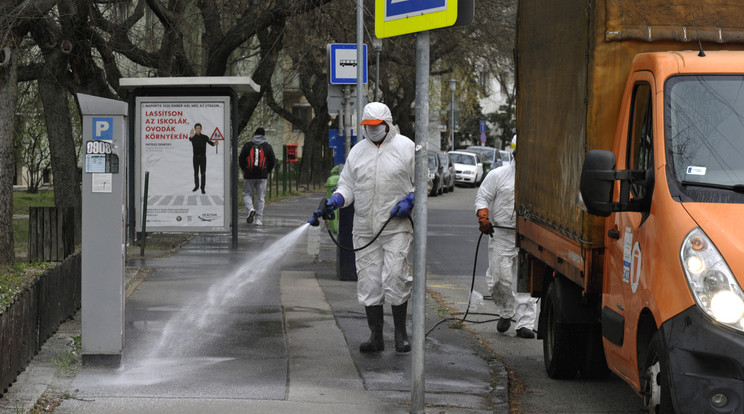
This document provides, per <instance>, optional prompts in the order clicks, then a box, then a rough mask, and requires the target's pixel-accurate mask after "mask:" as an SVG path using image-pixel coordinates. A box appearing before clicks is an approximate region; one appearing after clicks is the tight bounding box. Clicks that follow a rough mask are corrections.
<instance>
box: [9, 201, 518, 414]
mask: <svg viewBox="0 0 744 414" xmlns="http://www.w3.org/2000/svg"><path fill="white" fill-rule="evenodd" d="M322 196H323V195H322V194H321V193H316V194H312V195H307V196H302V197H296V198H291V199H287V200H283V201H280V202H276V203H273V204H271V205H268V206H267V207H266V212H265V217H264V226H261V227H257V226H252V225H247V224H246V223H245V215H246V214H245V211H241V215H240V220H241V221H240V222H239V223H240V224H239V246H238V249H237V250H232V249H230V247H229V246H230V235H212V234H202V235H199V236H197V237H195V238H194V239H193V240H191V241H190V242H189V243H188V244H186V245H185V246H183V247H182V248H181V249H180V250H179V251H178V252H176V253H175V254H173V255H172V256H170V257H145V258H143V259H140V258H137V259H130V260H128V263H127V266H128V271H127V280H128V284H127V285H128V286H127V288H128V289H127V291H128V293H129V292H131V296H129V297H128V299H127V304H126V332H125V349H124V353H123V355H122V365H121V367H120V368H118V369H107V368H101V367H83V368H82V369H81V370H80V372H79V373H78V374H77V375H76V376H74V377H64V376H63V375H60V373H59V372H57V373H55V369H54V367H53V366H52V364H51V363H50V360H51V356H54V355H58V354H60V353H64V352H67V350H69V349H70V348H69V345H68V344H69V342H70V338H71V337H72V336H75V335H80V321H79V318H76V319H75V320H73V321H69V322H66V323H65V324H63V325H62V327H60V330H59V331H58V332H57V334H56V335H55V336H54V337H52V338H51V339H50V340H49V341H48V342H47V344H45V345H44V348H43V349H42V352H41V353H40V354H39V355H37V357H35V358H34V360H33V361H32V364H31V365H30V366H29V368H27V370H26V372H24V373H23V374H22V375H21V377H19V380H18V382H17V383H16V384H15V385H14V386H13V387H12V388H11V390H9V392H8V394H7V395H6V397H7V401H0V413H11V412H12V413H15V412H21V411H19V408H21V407H23V412H26V411H27V410H28V409H29V408H30V407H31V406H33V402H35V401H36V399H37V398H38V396H41V393H42V392H44V391H46V392H47V393H55V394H56V395H57V396H60V397H62V400H61V405H60V406H59V407H57V408H56V411H55V412H57V413H104V412H105V413H130V412H138V413H192V412H193V413H197V412H199V413H201V412H207V411H209V412H228V413H232V412H235V413H245V412H250V413H264V412H266V413H268V412H271V413H297V412H302V413H349V412H354V413H407V412H410V409H411V408H410V401H411V373H410V365H411V354H410V353H409V354H398V353H396V352H395V351H394V344H393V339H392V325H393V324H392V316H391V314H390V308H389V306H386V307H385V318H386V323H385V345H386V350H385V352H383V353H381V354H379V355H367V354H361V353H360V352H359V351H358V346H359V343H360V342H361V341H364V340H366V338H367V336H368V335H369V331H368V329H367V327H366V319H365V316H364V308H363V307H361V306H360V305H358V303H357V302H356V283H354V282H347V281H340V280H338V277H337V276H336V270H335V257H336V247H335V246H334V245H332V242H331V241H330V240H329V238H328V236H327V234H321V249H320V255H319V256H318V257H317V258H313V257H310V256H308V255H307V245H306V242H305V240H304V239H301V240H299V241H298V242H297V243H294V244H293V245H291V246H287V248H286V249H287V250H286V251H282V250H281V249H282V247H281V245H280V246H279V247H277V245H274V246H271V244H272V243H273V242H275V241H277V240H279V241H280V242H281V241H282V240H284V239H283V238H282V237H283V236H285V235H287V234H289V233H291V232H293V230H295V229H297V228H298V226H300V225H301V223H303V221H304V219H306V218H307V217H306V216H309V212H310V211H312V209H313V208H314V207H315V206H317V204H318V201H319V200H320V198H321V197H322ZM270 246H271V247H270ZM272 249H275V250H276V255H277V256H279V257H281V258H280V260H279V263H276V264H273V263H271V260H269V259H266V258H263V259H261V261H257V260H258V259H257V257H258V258H259V259H260V258H261V257H262V256H261V254H262V252H263V253H266V252H268V253H271V252H270V250H272ZM130 266H131V267H130ZM140 268H141V269H143V270H142V271H140V272H137V269H140ZM257 269H258V270H257ZM432 277H433V280H437V278H436V276H435V275H432ZM231 278H234V280H235V281H237V283H236V284H234V286H235V288H234V289H227V290H225V292H222V293H224V295H221V296H218V297H217V300H216V301H212V302H205V301H204V298H205V297H208V296H209V292H210V291H211V290H210V289H214V286H220V284H223V281H225V280H232V279H231ZM463 288H464V289H467V286H464V287H463ZM217 291H219V289H217ZM433 291H436V290H433ZM228 297H230V298H228ZM205 304H207V306H204V305H205ZM196 305H199V306H196ZM439 311H441V310H440V309H439V305H438V304H437V302H436V301H435V300H432V298H431V297H429V298H428V299H427V315H426V321H427V324H426V326H427V329H428V327H430V326H432V325H433V324H434V323H436V321H438V320H440V316H439V315H438V312H439ZM410 313H411V310H410V306H409V315H410ZM181 314H188V315H189V317H187V318H185V319H184V320H182V321H180V322H179V315H181ZM194 314H196V315H197V317H198V316H202V317H203V318H206V319H207V320H206V321H205V323H203V324H202V323H194V320H191V319H189V318H190V317H191V316H193V315H194ZM174 321H175V322H179V323H176V324H175V325H174V323H173V322H174ZM410 324H411V318H410V316H409V332H410ZM165 331H168V332H173V335H175V336H173V337H172V338H171V337H169V336H164V335H163V332H165ZM435 332H436V334H434V335H430V336H429V337H427V339H426V342H425V374H426V378H425V391H426V395H425V401H426V411H427V412H433V413H507V412H508V396H507V388H508V385H507V381H508V380H507V374H506V372H505V369H504V367H503V365H502V364H501V363H499V362H497V361H495V360H494V359H493V356H492V355H491V353H490V352H488V351H487V350H486V349H485V348H484V347H483V346H482V345H480V343H479V342H478V341H477V339H476V338H474V337H473V335H471V334H470V333H469V332H467V331H465V330H463V329H451V328H449V327H448V325H447V324H443V325H442V326H440V327H439V328H437V330H436V331H435ZM164 338H170V339H173V341H165V340H164ZM164 342H165V343H166V346H165V347H162V346H161V345H162V344H163V343H164ZM161 348H162V352H161V353H157V352H155V351H158V350H159V349H161ZM47 395H49V394H47ZM3 400H6V398H4V399H3ZM29 401H30V405H29ZM6 402H9V403H10V404H6ZM13 404H15V405H13Z"/></svg>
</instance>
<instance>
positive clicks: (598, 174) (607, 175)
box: [579, 150, 654, 221]
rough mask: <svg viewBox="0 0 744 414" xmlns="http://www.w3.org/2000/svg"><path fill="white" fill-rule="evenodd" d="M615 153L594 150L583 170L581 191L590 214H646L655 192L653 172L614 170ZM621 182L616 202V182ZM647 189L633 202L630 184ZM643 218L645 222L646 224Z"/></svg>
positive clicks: (602, 215) (587, 156)
mask: <svg viewBox="0 0 744 414" xmlns="http://www.w3.org/2000/svg"><path fill="white" fill-rule="evenodd" d="M615 162H616V160H615V154H613V153H612V152H611V151H605V150H591V151H589V152H588V153H587V154H586V158H584V165H583V166H582V168H581V182H580V183H579V191H580V192H581V197H582V199H583V200H584V203H585V204H586V210H587V211H588V212H589V214H593V215H596V216H601V217H607V216H609V215H610V213H612V212H616V211H638V212H647V211H648V208H649V207H650V205H651V193H652V189H653V182H654V180H653V171H652V170H620V171H618V170H615ZM616 180H617V181H620V199H619V200H618V202H613V201H612V200H613V190H614V188H615V181H616ZM633 184H635V185H640V186H645V187H646V188H647V189H648V191H647V192H646V196H645V197H643V198H635V199H632V200H631V199H630V188H631V185H633ZM645 218H646V217H645V215H644V221H645Z"/></svg>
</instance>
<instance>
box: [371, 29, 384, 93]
mask: <svg viewBox="0 0 744 414" xmlns="http://www.w3.org/2000/svg"><path fill="white" fill-rule="evenodd" d="M372 50H374V51H375V55H377V56H376V58H375V60H376V62H375V102H378V101H377V91H378V90H379V87H380V52H382V40H381V39H378V38H377V36H374V35H372Z"/></svg>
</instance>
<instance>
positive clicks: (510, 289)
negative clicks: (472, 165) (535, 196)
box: [475, 160, 537, 338]
mask: <svg viewBox="0 0 744 414" xmlns="http://www.w3.org/2000/svg"><path fill="white" fill-rule="evenodd" d="M515 171H516V163H515V160H512V161H511V162H510V163H509V164H507V165H504V166H501V167H499V168H496V169H495V170H493V171H491V172H489V173H488V175H487V176H486V178H485V179H484V180H483V183H482V184H481V186H480V189H478V194H477V195H476V197H475V210H476V214H477V216H478V224H479V228H480V231H481V232H483V233H485V234H489V235H491V237H490V238H489V240H488V270H486V284H487V285H488V290H489V291H490V293H491V297H492V298H493V302H494V304H496V312H497V313H498V314H499V317H500V320H499V322H498V324H497V327H496V329H497V330H498V331H499V332H502V333H503V332H506V331H507V330H508V329H509V327H510V326H511V320H512V319H514V321H515V322H516V329H517V336H519V337H520V338H534V337H535V333H534V332H533V327H534V325H535V313H536V309H537V299H536V298H532V297H530V294H529V293H517V292H515V288H516V284H517V261H516V259H517V247H516V245H515V241H516V233H515V226H516V213H515V212H514V173H515Z"/></svg>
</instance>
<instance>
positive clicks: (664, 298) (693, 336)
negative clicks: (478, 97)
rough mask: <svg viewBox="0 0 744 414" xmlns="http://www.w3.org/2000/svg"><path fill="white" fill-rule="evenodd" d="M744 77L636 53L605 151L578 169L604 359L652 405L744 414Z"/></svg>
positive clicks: (717, 58) (699, 61)
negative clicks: (598, 229)
mask: <svg viewBox="0 0 744 414" xmlns="http://www.w3.org/2000/svg"><path fill="white" fill-rule="evenodd" d="M743 70H744V52H731V51H710V52H699V51H684V52H654V53H641V54H639V55H637V56H636V57H635V58H634V59H633V62H632V64H631V67H630V71H629V75H628V78H627V81H626V84H625V91H624V94H623V97H622V103H621V106H620V114H619V118H618V122H617V129H616V133H615V141H614V147H613V149H612V151H609V150H601V149H596V150H591V151H589V152H588V153H587V154H586V158H585V161H584V164H583V167H582V174H581V184H580V189H581V196H582V199H583V202H584V203H585V205H586V209H587V211H588V212H589V213H590V214H593V215H599V216H603V217H606V218H605V219H604V252H603V261H602V272H601V275H602V292H601V311H600V318H601V330H602V342H603V348H604V353H605V356H606V361H607V364H608V367H609V368H610V369H611V370H612V371H614V372H615V373H617V374H618V375H619V376H620V377H622V378H623V379H625V380H626V381H627V382H628V383H629V384H631V386H632V387H633V388H634V389H636V390H637V391H638V392H639V393H640V394H641V396H643V398H644V400H645V402H646V406H647V407H649V408H650V409H653V408H654V407H663V408H664V409H666V410H671V408H672V407H673V408H674V410H675V411H676V412H691V413H692V412H695V413H702V412H714V413H718V412H720V413H724V412H727V413H728V412H742V410H744V352H742V351H744V292H743V291H742V288H741V286H742V285H743V283H744V254H743V253H744V251H742V249H744V233H742V232H741V231H740V228H741V227H742V226H741V225H742V221H741V220H742V218H741V217H744V73H743ZM664 412H667V411H664Z"/></svg>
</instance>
